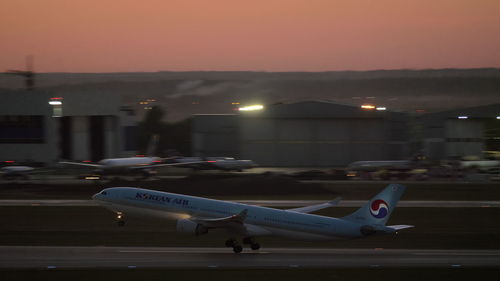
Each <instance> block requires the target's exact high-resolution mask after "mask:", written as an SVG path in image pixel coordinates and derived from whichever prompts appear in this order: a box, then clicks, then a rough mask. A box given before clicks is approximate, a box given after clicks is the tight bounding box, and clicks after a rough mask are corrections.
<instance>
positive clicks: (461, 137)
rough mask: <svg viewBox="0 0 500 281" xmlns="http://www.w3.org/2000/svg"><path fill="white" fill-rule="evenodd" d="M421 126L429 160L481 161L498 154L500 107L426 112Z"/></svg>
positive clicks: (491, 106)
mask: <svg viewBox="0 0 500 281" xmlns="http://www.w3.org/2000/svg"><path fill="white" fill-rule="evenodd" d="M422 124H423V134H424V144H423V151H424V153H425V155H426V156H427V157H428V158H429V159H434V160H440V159H460V158H463V157H470V156H473V157H475V158H478V159H484V158H488V156H492V155H494V154H496V155H498V153H500V104H491V105H485V106H478V107H470V108H461V109H455V110H449V111H443V112H437V113H429V114H426V115H424V116H423V117H422Z"/></svg>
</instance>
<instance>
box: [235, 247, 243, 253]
mask: <svg viewBox="0 0 500 281" xmlns="http://www.w3.org/2000/svg"><path fill="white" fill-rule="evenodd" d="M233 251H234V252H235V253H236V254H238V253H241V251H243V247H241V245H236V246H234V247H233Z"/></svg>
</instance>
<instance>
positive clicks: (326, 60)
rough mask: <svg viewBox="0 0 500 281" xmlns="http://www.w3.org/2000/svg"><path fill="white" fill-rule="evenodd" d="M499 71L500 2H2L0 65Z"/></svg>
mask: <svg viewBox="0 0 500 281" xmlns="http://www.w3.org/2000/svg"><path fill="white" fill-rule="evenodd" d="M28 54H33V55H34V56H35V70H36V71H38V72H128V71H159V70H172V71H189V70H231V71H232V70H256V71H259V70H263V71H327V70H373V69H402V68H405V69H407V68H410V69H423V68H478V67H500V1H499V0H373V1H370V0H343V1H340V0H252V1H249V0H246V1H243V0H141V1H132V0H85V1H83V0H24V1H19V0H0V71H5V70H7V69H22V68H24V66H25V56H26V55H28Z"/></svg>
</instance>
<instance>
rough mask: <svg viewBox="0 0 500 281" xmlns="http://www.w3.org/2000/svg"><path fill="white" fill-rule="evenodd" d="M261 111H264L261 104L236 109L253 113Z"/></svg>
mask: <svg viewBox="0 0 500 281" xmlns="http://www.w3.org/2000/svg"><path fill="white" fill-rule="evenodd" d="M262 109H264V106H263V105H261V104H256V105H250V106H244V107H240V108H238V110H239V111H254V110H262Z"/></svg>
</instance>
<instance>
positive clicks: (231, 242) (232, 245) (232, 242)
mask: <svg viewBox="0 0 500 281" xmlns="http://www.w3.org/2000/svg"><path fill="white" fill-rule="evenodd" d="M235 245H236V241H234V240H233V239H228V240H226V247H228V248H232V247H234V246H235Z"/></svg>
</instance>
